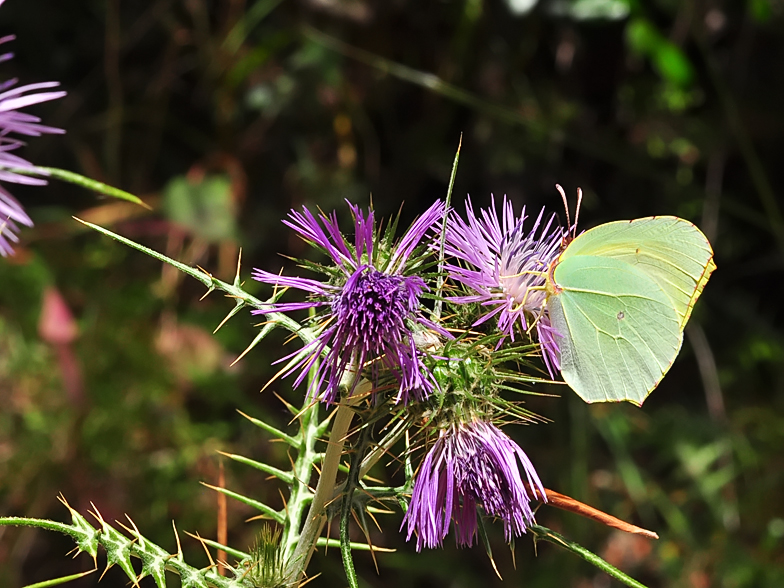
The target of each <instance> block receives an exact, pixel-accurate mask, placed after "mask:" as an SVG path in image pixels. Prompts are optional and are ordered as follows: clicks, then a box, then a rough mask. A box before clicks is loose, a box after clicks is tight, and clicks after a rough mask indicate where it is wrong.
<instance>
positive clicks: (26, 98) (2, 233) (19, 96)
mask: <svg viewBox="0 0 784 588" xmlns="http://www.w3.org/2000/svg"><path fill="white" fill-rule="evenodd" d="M2 3H3V1H2V0H0V5H2ZM14 39H15V37H14V35H8V36H6V37H2V38H0V44H2V43H7V42H9V41H12V40H14ZM12 57H13V53H5V54H2V55H0V62H3V61H8V60H9V59H11V58H12ZM17 81H18V80H16V79H10V80H7V81H5V82H3V83H0V181H4V182H12V183H15V184H28V185H42V184H46V180H42V179H41V178H33V177H30V176H28V175H24V174H20V173H17V172H15V171H13V170H12V169H9V168H21V169H27V170H31V171H36V173H39V174H40V173H43V172H42V171H41V170H39V169H38V168H36V167H35V166H34V165H33V164H32V163H30V162H29V161H27V160H25V159H22V158H21V157H19V156H18V155H15V154H13V153H11V152H12V151H14V150H16V149H18V148H19V147H22V146H23V145H24V144H25V143H24V141H22V140H20V139H18V138H15V137H11V136H10V135H11V134H12V133H15V134H17V135H26V136H29V137H38V136H40V135H42V134H44V133H63V132H64V131H63V130H62V129H56V128H54V127H48V126H45V125H42V124H40V122H41V119H40V118H38V117H37V116H33V115H31V114H27V113H24V112H20V111H19V110H20V109H21V108H25V107H27V106H31V105H33V104H38V103H40V102H47V101H49V100H54V99H56V98H61V97H62V96H65V92H62V91H59V92H41V91H40V90H43V89H45V88H54V87H57V86H59V85H60V84H59V83H58V82H44V83H40V84H28V85H26V86H18V87H14V86H16V83H17ZM17 223H19V224H22V225H26V226H28V227H29V226H32V224H33V221H32V220H30V217H29V216H27V213H26V212H25V211H24V209H23V208H22V205H21V204H19V202H18V201H17V200H16V198H14V197H13V196H12V195H11V194H10V193H9V192H7V191H6V190H5V188H3V187H2V186H0V255H3V256H6V255H10V254H12V253H13V248H12V246H11V242H14V243H16V242H18V241H19V237H18V236H17V233H18V232H19V227H18V226H17Z"/></svg>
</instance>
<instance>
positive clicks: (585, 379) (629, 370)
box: [545, 186, 716, 406]
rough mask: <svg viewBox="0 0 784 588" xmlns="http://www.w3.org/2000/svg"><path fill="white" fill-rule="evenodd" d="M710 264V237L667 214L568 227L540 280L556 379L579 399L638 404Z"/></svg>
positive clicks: (667, 360)
mask: <svg viewBox="0 0 784 588" xmlns="http://www.w3.org/2000/svg"><path fill="white" fill-rule="evenodd" d="M558 188H559V191H561V194H562V196H563V190H562V189H561V188H560V186H558ZM564 197H565V196H564ZM578 210H579V204H578ZM567 222H568V221H567ZM574 226H575V227H576V220H575V225H574ZM714 269H716V264H715V263H714V261H713V250H712V248H711V245H710V243H709V242H708V239H707V238H706V237H705V235H704V234H703V233H702V232H701V231H700V230H699V229H698V228H697V227H696V226H694V225H693V224H692V223H690V222H689V221H687V220H684V219H682V218H678V217H675V216H652V217H647V218H639V219H635V220H629V221H616V222H610V223H606V224H603V225H599V226H597V227H595V228H593V229H590V230H588V231H585V232H584V233H582V234H580V235H576V230H575V229H573V230H572V233H571V234H569V233H568V232H567V236H566V237H565V238H564V243H563V248H562V251H561V254H560V255H559V256H558V258H557V259H556V260H555V261H553V262H552V263H551V264H550V267H549V268H548V271H547V276H546V285H545V289H546V291H547V301H546V307H547V311H548V314H549V317H550V323H551V325H552V326H553V328H554V329H555V331H556V341H557V342H558V344H559V349H560V364H561V366H560V367H561V375H562V377H563V379H564V381H565V382H566V383H567V384H568V385H569V386H570V387H571V388H572V389H573V390H574V391H575V392H577V394H578V395H579V396H580V397H581V398H582V399H583V400H585V401H586V402H617V401H623V400H627V401H629V402H632V403H633V404H636V405H638V406H640V405H642V403H643V401H644V400H645V399H646V397H647V396H648V395H649V394H650V393H651V392H652V391H653V389H654V388H656V386H657V385H658V384H659V382H660V381H661V380H662V378H663V377H664V375H665V374H666V373H667V371H668V370H669V369H670V366H671V365H672V362H673V361H674V360H675V357H676V356H677V355H678V352H679V351H680V348H681V344H682V342H683V329H684V327H685V326H686V323H687V321H688V320H689V317H690V316H691V312H692V309H693V308H694V304H695V303H696V302H697V299H698V298H699V296H700V294H701V293H702V290H703V288H704V287H705V284H706V283H707V281H708V278H709V277H710V275H711V272H713V270H714Z"/></svg>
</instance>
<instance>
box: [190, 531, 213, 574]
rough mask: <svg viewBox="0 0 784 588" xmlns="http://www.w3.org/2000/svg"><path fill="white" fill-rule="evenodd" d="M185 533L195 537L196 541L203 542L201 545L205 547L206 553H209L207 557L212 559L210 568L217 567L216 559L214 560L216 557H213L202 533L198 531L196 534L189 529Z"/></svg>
mask: <svg viewBox="0 0 784 588" xmlns="http://www.w3.org/2000/svg"><path fill="white" fill-rule="evenodd" d="M185 534H186V535H188V536H189V537H193V538H194V539H196V541H198V542H199V543H201V546H202V547H203V548H204V553H206V554H207V559H209V560H210V565H209V567H210V568H214V567H217V564H216V563H215V560H214V559H212V554H210V550H209V549H207V544H206V543H205V542H204V539H202V538H201V535H199V534H198V533H196V534H195V535H194V534H193V533H188V531H185Z"/></svg>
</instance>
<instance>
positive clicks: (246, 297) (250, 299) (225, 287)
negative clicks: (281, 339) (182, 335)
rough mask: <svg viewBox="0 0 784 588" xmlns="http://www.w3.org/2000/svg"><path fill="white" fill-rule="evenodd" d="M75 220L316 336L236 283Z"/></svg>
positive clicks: (277, 320) (284, 324) (287, 325)
mask: <svg viewBox="0 0 784 588" xmlns="http://www.w3.org/2000/svg"><path fill="white" fill-rule="evenodd" d="M76 220H77V221H79V222H80V223H82V224H83V225H85V226H87V227H90V228H91V229H94V230H96V231H98V232H99V233H103V234H104V235H106V236H107V237H111V238H112V239H114V240H115V241H119V242H120V243H123V244H125V245H127V246H128V247H132V248H134V249H136V250H137V251H141V252H142V253H146V254H147V255H149V256H150V257H153V258H155V259H157V260H159V261H162V262H164V263H168V264H169V265H171V266H173V267H176V268H177V269H178V270H180V271H181V272H183V273H185V274H188V275H189V276H190V277H192V278H194V279H195V280H198V281H199V282H201V283H202V284H204V285H205V286H206V287H207V288H208V289H209V292H211V291H212V290H222V291H224V292H226V294H227V295H228V296H229V298H234V299H235V300H240V301H242V303H244V304H246V305H247V306H251V307H253V308H256V309H258V310H260V311H262V312H263V313H264V316H265V317H266V319H267V321H268V322H274V323H277V324H278V325H280V326H282V327H284V328H286V329H287V330H289V331H290V332H292V333H295V334H296V335H297V336H299V338H300V339H302V341H304V342H305V343H310V342H312V341H313V340H314V339H315V338H316V334H315V333H314V331H313V329H307V328H304V327H302V326H301V325H300V324H299V323H298V322H297V321H295V320H293V319H291V318H290V317H288V316H287V315H285V314H281V313H279V312H275V311H274V310H273V307H272V306H271V305H270V303H269V302H262V301H261V300H259V299H258V298H256V297H255V296H251V295H250V294H248V293H247V292H245V290H243V289H242V288H241V287H240V285H239V284H238V283H237V284H229V283H227V282H224V281H223V280H219V279H218V278H215V277H213V276H212V275H211V274H208V273H207V272H205V271H204V270H202V269H198V268H194V267H190V266H188V265H185V264H184V263H180V262H179V261H176V260H174V259H172V258H170V257H166V256H165V255H163V254H162V253H158V252H157V251H155V250H154V249H150V248H149V247H145V246H144V245H140V244H139V243H136V242H134V241H131V240H130V239H127V238H125V237H123V236H121V235H118V234H117V233H113V232H112V231H110V230H108V229H104V228H103V227H101V226H98V225H95V224H93V223H90V222H87V221H84V220H81V219H78V218H77V219H76Z"/></svg>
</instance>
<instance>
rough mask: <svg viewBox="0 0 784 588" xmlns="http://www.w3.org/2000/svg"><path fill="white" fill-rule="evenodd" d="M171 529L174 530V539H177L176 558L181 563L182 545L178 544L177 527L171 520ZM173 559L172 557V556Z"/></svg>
mask: <svg viewBox="0 0 784 588" xmlns="http://www.w3.org/2000/svg"><path fill="white" fill-rule="evenodd" d="M172 528H173V529H174V538H175V539H177V557H178V558H179V559H180V561H182V545H181V544H180V534H179V533H178V532H177V525H176V524H175V522H174V520H172ZM172 557H174V556H172Z"/></svg>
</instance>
